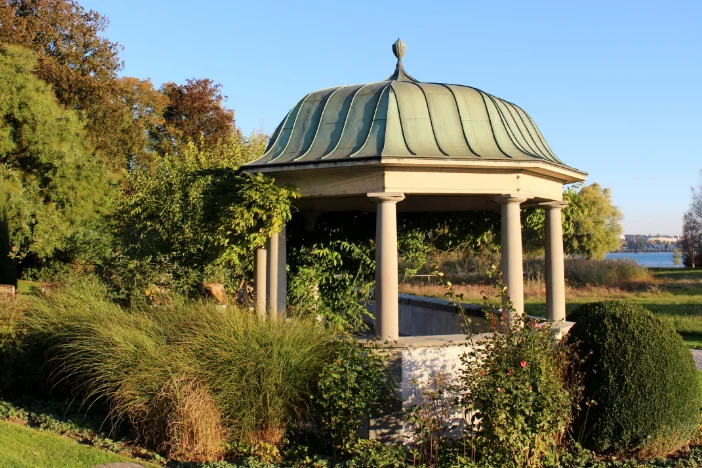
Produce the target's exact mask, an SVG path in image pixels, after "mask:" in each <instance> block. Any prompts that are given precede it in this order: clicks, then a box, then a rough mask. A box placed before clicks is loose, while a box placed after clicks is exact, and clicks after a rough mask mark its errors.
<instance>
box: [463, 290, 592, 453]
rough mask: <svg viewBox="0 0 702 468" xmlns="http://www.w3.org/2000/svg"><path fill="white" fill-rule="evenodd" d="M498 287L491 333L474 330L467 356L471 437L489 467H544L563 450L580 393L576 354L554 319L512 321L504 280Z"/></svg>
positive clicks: (519, 317)
mask: <svg viewBox="0 0 702 468" xmlns="http://www.w3.org/2000/svg"><path fill="white" fill-rule="evenodd" d="M496 285H497V286H498V290H499V294H498V295H497V297H498V298H499V299H500V301H499V302H497V303H495V304H494V305H493V306H492V307H490V310H489V311H488V313H487V318H488V322H489V323H490V331H491V333H489V334H482V335H477V334H471V333H469V341H470V342H471V343H470V344H471V346H469V347H468V348H467V351H466V352H465V353H464V355H463V356H462V362H463V365H464V368H463V371H462V375H461V377H460V382H461V391H462V395H461V404H462V406H463V408H464V411H465V412H466V415H467V416H466V419H467V423H468V434H469V435H468V437H471V438H472V440H473V443H472V444H471V445H472V446H473V447H475V448H476V449H477V453H476V456H477V458H478V459H479V461H480V462H481V464H485V465H488V466H515V467H536V466H541V465H542V464H543V463H544V461H545V460H546V459H548V458H552V457H553V456H555V454H556V453H557V447H558V446H559V445H560V444H561V441H562V440H563V438H564V435H565V433H566V431H567V429H568V427H569V425H570V422H571V420H572V414H573V408H574V407H575V405H576V403H577V400H578V398H577V397H578V394H579V393H580V392H579V390H578V387H577V385H575V384H574V383H573V382H572V378H571V376H570V375H569V372H568V370H569V363H570V357H571V351H570V349H569V348H568V347H567V346H566V345H564V344H561V343H558V342H556V341H555V339H554V333H553V330H552V328H551V326H550V324H546V325H543V323H537V322H535V321H533V320H530V319H528V318H527V317H526V316H524V315H517V314H515V315H514V317H513V318H512V320H511V321H508V320H507V318H506V317H507V315H508V314H506V313H505V312H507V311H508V310H509V308H511V304H510V302H509V299H508V298H507V297H505V296H506V292H507V291H506V288H504V286H502V282H501V279H500V278H499V277H498V278H497V280H496ZM487 300H488V298H486V301H487ZM474 458H475V457H474Z"/></svg>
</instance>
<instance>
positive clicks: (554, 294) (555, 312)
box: [541, 201, 568, 321]
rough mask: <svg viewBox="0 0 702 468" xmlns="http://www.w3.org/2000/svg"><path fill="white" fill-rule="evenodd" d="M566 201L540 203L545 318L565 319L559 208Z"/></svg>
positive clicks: (564, 204)
mask: <svg viewBox="0 0 702 468" xmlns="http://www.w3.org/2000/svg"><path fill="white" fill-rule="evenodd" d="M567 204H568V202H561V201H554V202H548V203H542V204H541V206H543V207H544V211H545V213H544V214H545V219H546V223H545V226H544V228H545V231H546V232H545V234H546V318H547V319H548V320H551V321H557V320H565V318H566V300H565V258H564V255H563V224H562V221H561V210H562V209H563V208H564V207H565V206H566V205H567Z"/></svg>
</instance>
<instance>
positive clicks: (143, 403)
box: [23, 279, 331, 459]
mask: <svg viewBox="0 0 702 468" xmlns="http://www.w3.org/2000/svg"><path fill="white" fill-rule="evenodd" d="M23 320H24V322H25V325H26V328H27V330H28V333H30V334H32V335H34V336H36V337H40V338H41V339H43V340H44V342H45V343H46V345H47V349H48V354H49V356H50V361H49V364H50V366H51V369H52V371H53V372H54V374H55V376H56V377H57V378H59V379H62V380H63V381H64V382H65V383H67V384H68V385H70V386H71V388H73V389H74V390H75V391H76V392H77V393H78V394H79V395H80V396H82V397H83V398H85V400H86V401H95V400H105V401H106V402H107V403H108V404H109V406H110V408H111V411H112V415H113V416H114V417H116V418H121V419H127V420H128V421H130V422H131V424H132V425H133V426H134V427H135V429H136V430H137V432H138V435H139V436H140V437H141V438H142V439H144V440H145V441H147V442H150V443H152V444H153V445H156V446H158V447H160V448H161V449H163V450H165V451H166V452H168V453H169V455H170V456H171V457H174V458H189V459H207V458H212V457H216V456H218V455H219V454H221V453H222V452H223V451H224V447H225V444H226V443H227V442H230V441H244V442H248V443H252V442H256V441H259V440H265V441H267V442H271V443H277V442H279V441H280V438H281V437H282V435H283V433H284V431H285V429H286V427H287V425H288V424H289V423H290V422H291V420H292V419H293V418H295V417H296V416H297V415H298V414H301V413H303V412H304V411H305V405H306V403H305V402H306V397H307V395H308V393H309V391H310V388H309V385H310V382H315V380H316V379H315V377H316V375H317V374H318V373H319V370H320V368H321V367H322V365H323V364H324V362H325V360H326V359H327V353H328V351H327V349H328V347H327V346H326V344H327V343H328V342H329V341H330V339H331V337H330V336H329V335H328V333H327V332H326V331H324V330H323V329H322V328H321V327H320V326H318V325H316V324H315V323H313V322H308V321H304V320H295V321H278V322H268V321H262V320H260V319H258V318H257V317H256V316H255V315H253V314H251V313H249V312H248V311H244V310H239V309H233V308H228V309H219V308H217V307H216V306H213V305H208V304H205V303H199V302H185V301H178V300H175V301H173V302H172V303H170V304H167V305H160V306H154V307H143V308H134V309H129V310H125V309H122V308H121V307H119V306H118V305H116V304H115V303H113V302H112V301H111V300H110V298H109V294H108V290H107V289H106V288H105V287H104V286H103V285H102V284H101V283H100V282H99V281H97V280H90V279H89V280H82V281H78V282H76V283H75V284H72V285H71V286H70V287H65V288H61V289H59V290H56V291H55V292H54V293H52V294H51V295H49V296H47V297H42V298H37V300H36V301H34V303H33V304H32V305H31V306H30V307H29V309H28V310H27V312H26V314H25V315H24V319H23Z"/></svg>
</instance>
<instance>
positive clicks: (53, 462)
mask: <svg viewBox="0 0 702 468" xmlns="http://www.w3.org/2000/svg"><path fill="white" fill-rule="evenodd" d="M113 462H135V461H134V460H132V459H129V458H125V457H121V456H119V455H115V454H112V453H109V452H103V451H102V450H99V449H96V448H94V447H89V446H85V445H80V444H79V443H78V442H76V441H74V440H71V439H68V438H66V437H61V436H59V435H56V434H51V433H49V432H44V431H40V430H37V429H32V428H29V427H25V426H22V425H20V424H15V423H11V422H7V421H0V466H2V467H3V468H55V467H64V466H65V467H75V468H80V467H91V468H92V467H94V466H95V465H100V464H104V463H113ZM139 463H143V462H139Z"/></svg>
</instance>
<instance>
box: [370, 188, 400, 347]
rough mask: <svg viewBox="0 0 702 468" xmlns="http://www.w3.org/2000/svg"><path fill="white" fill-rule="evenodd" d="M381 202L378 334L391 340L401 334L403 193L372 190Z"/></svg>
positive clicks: (377, 264) (378, 214)
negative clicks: (400, 205)
mask: <svg viewBox="0 0 702 468" xmlns="http://www.w3.org/2000/svg"><path fill="white" fill-rule="evenodd" d="M368 198H370V199H371V200H373V201H374V202H375V203H377V204H378V206H377V210H376V221H375V335H376V336H377V337H379V338H383V339H387V340H397V338H398V337H399V325H400V322H399V310H398V308H399V304H398V302H399V296H398V293H397V283H398V271H397V270H398V266H397V262H398V257H397V203H398V202H400V201H402V200H404V198H405V196H404V195H403V194H401V193H369V194H368Z"/></svg>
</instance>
